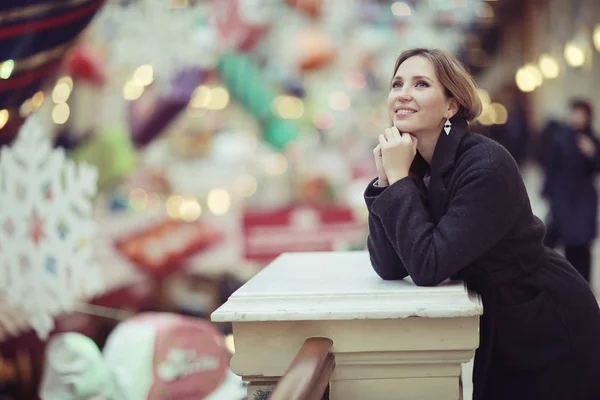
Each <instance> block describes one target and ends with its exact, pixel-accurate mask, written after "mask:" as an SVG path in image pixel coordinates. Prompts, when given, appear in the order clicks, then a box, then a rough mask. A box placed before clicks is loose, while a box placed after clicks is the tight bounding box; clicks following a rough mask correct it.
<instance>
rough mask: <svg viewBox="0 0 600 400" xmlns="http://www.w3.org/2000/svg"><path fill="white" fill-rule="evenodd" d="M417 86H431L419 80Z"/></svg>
mask: <svg viewBox="0 0 600 400" xmlns="http://www.w3.org/2000/svg"><path fill="white" fill-rule="evenodd" d="M417 86H418V87H429V84H428V83H427V82H425V81H419V82H417Z"/></svg>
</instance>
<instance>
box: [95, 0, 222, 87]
mask: <svg viewBox="0 0 600 400" xmlns="http://www.w3.org/2000/svg"><path fill="white" fill-rule="evenodd" d="M170 3H171V2H170V1H165V0H161V1H159V0H140V1H138V2H136V3H134V4H132V5H129V6H121V5H119V4H116V3H108V4H106V5H105V6H104V8H103V10H101V11H100V15H99V16H98V18H97V20H96V21H94V23H93V26H92V29H94V30H97V32H98V34H100V35H101V36H103V37H104V40H105V41H106V43H107V44H108V50H109V53H110V60H109V66H110V68H111V69H113V70H116V71H123V70H125V71H133V70H135V69H136V68H137V67H139V66H140V65H144V64H150V65H152V67H153V70H154V79H155V80H156V81H158V82H163V83H164V82H167V81H168V80H169V79H170V78H171V77H172V76H173V75H175V73H176V72H177V71H179V70H180V69H182V68H185V67H211V66H214V64H216V54H215V52H216V47H215V46H216V36H214V32H212V29H211V28H210V27H209V26H207V25H205V24H204V25H203V24H202V21H203V19H204V16H203V13H204V11H203V10H202V8H201V5H198V4H197V5H189V6H187V7H184V8H173V7H171V6H170ZM198 3H201V2H198ZM209 47H210V48H209Z"/></svg>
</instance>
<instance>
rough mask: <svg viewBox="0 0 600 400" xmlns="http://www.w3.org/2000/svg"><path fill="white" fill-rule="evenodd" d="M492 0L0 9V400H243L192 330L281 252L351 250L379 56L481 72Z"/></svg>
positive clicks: (386, 68) (46, 0)
mask: <svg viewBox="0 0 600 400" xmlns="http://www.w3.org/2000/svg"><path fill="white" fill-rule="evenodd" d="M507 2H508V0H503V1H500V2H488V1H480V0H469V1H459V0H457V1H446V0H443V1H442V0H427V1H425V0H423V1H381V0H348V1H339V0H302V1H299V0H298V1H296V0H164V1H154V0H105V1H104V0H69V1H53V0H40V1H37V0H26V1H16V0H8V1H4V2H2V5H0V44H2V46H0V146H1V147H2V149H1V150H2V151H1V153H0V267H6V266H9V268H4V269H3V270H2V274H3V275H2V276H1V277H2V278H3V279H0V289H1V290H0V354H1V355H2V357H1V358H0V397H1V396H10V397H12V398H13V399H19V400H29V399H36V398H37V396H39V395H40V393H42V394H43V395H42V397H44V398H48V399H50V400H52V399H53V398H55V397H53V396H55V395H56V394H57V393H62V394H64V395H65V397H64V398H77V396H80V395H90V396H91V395H92V394H93V393H96V392H97V391H101V390H107V391H110V392H111V393H112V395H113V396H119V395H122V396H125V395H124V393H126V392H127V391H132V393H133V392H135V393H144V395H147V396H148V397H147V398H156V397H153V396H156V394H157V393H163V392H165V391H171V390H173V391H178V390H184V391H185V390H190V391H193V392H194V393H195V397H194V398H203V397H205V398H214V399H216V398H217V395H218V394H221V395H222V393H228V395H227V396H229V397H227V396H226V397H224V398H227V399H234V398H236V396H238V392H239V390H240V389H241V390H242V393H243V392H244V390H243V387H242V386H241V385H240V382H239V380H236V379H235V377H232V374H231V373H230V371H228V368H225V367H224V366H226V365H227V362H228V357H229V355H228V354H225V355H223V354H224V353H223V352H222V350H223V336H224V335H228V334H229V333H230V332H231V326H228V325H214V324H210V323H209V322H208V321H207V319H208V317H209V315H210V313H211V312H212V311H213V310H215V309H216V308H218V307H219V306H220V305H221V304H222V303H223V302H224V301H225V300H226V299H227V298H228V297H229V296H230V295H231V294H232V293H233V292H234V291H235V290H237V288H239V287H240V286H241V285H242V284H243V283H244V282H245V281H247V280H248V279H249V278H250V277H251V276H253V275H254V274H256V273H258V272H259V271H260V269H261V268H262V267H263V266H264V265H265V264H266V263H268V262H269V261H271V260H272V259H274V258H276V257H278V256H279V255H280V254H281V253H284V252H292V251H329V250H361V249H364V247H365V244H366V237H367V224H366V218H367V214H366V210H365V205H364V200H363V197H362V194H363V190H364V187H365V186H366V184H367V183H368V182H369V181H370V180H371V179H372V178H373V177H374V176H375V174H376V171H375V165H374V163H373V159H372V148H373V146H374V144H375V143H376V140H377V139H376V138H377V135H378V134H379V132H381V131H382V130H383V129H384V128H386V127H388V125H389V117H388V115H387V110H386V108H385V99H386V97H387V92H388V87H389V79H390V76H391V73H392V71H391V70H390V68H391V66H392V65H393V63H394V60H395V58H396V57H397V55H398V54H399V53H400V52H401V51H402V50H403V49H405V48H408V47H414V46H435V47H439V48H443V49H445V50H448V51H451V52H453V53H455V54H457V55H459V57H461V59H463V60H465V61H466V62H467V64H468V65H469V66H470V68H472V69H474V70H475V71H479V70H482V69H483V68H484V64H485V62H489V57H488V56H487V55H486V54H485V52H487V51H488V50H487V49H488V48H490V46H491V45H489V43H488V40H491V39H490V37H491V36H493V35H492V34H491V33H490V32H492V31H493V30H494V26H497V24H496V25H494V23H492V21H493V20H494V18H495V17H494V12H496V10H500V9H501V7H504V6H503V4H507ZM467 5H468V6H467ZM482 54H483V55H482ZM528 71H529V72H531V70H528ZM511 79H512V78H511ZM480 96H481V98H482V100H483V102H484V106H485V112H484V115H483V116H482V119H481V120H480V123H481V125H482V126H485V127H486V128H487V127H491V126H496V127H497V129H495V130H494V129H491V130H492V131H493V132H499V131H501V129H500V128H498V127H501V126H504V124H506V123H507V122H506V121H507V120H508V118H509V115H507V114H508V113H510V115H511V116H512V115H517V114H516V112H513V111H512V110H511V109H510V108H509V107H505V106H502V104H500V102H502V103H507V102H509V100H506V99H501V98H500V97H498V96H496V95H495V94H494V95H490V94H488V93H487V92H485V91H484V90H482V91H481V92H480ZM507 109H508V110H510V111H507ZM24 123H25V125H23V124H24ZM31 132H33V133H31ZM7 248H10V249H11V250H10V251H7V250H6V249H7ZM65 271H67V272H65ZM78 278H81V279H79V280H77V279H78ZM145 312H155V313H157V314H144V313H145ZM138 314H139V315H138ZM181 315H185V316H186V318H183V317H182V318H179V317H178V316H181ZM179 329H180V330H179ZM133 332H140V333H139V335H141V336H135V335H134V334H133ZM180 332H184V333H182V337H184V338H185V336H186V335H187V334H189V332H196V333H197V335H198V336H199V337H200V336H201V337H202V338H203V340H202V341H199V342H198V343H194V344H193V345H199V346H201V347H202V348H200V349H195V350H194V352H177V351H175V352H173V353H171V352H169V351H167V350H168V349H170V347H169V346H171V345H177V343H171V344H169V345H168V346H167V345H165V343H164V342H163V339H164V335H171V334H172V335H175V336H177V335H179V333H180ZM185 332H187V333H185ZM142 336H143V338H142ZM135 337H138V338H139V340H137V341H135V340H133V342H132V338H135ZM177 337H179V336H177ZM227 337H228V340H229V341H231V340H232V339H231V337H229V336H227ZM86 338H87V339H86ZM107 338H108V342H107ZM204 339H205V340H204ZM185 340H187V339H185ZM185 340H184V339H182V342H181V343H183V344H185V346H187V345H188V344H189V343H187V342H185ZM184 342H185V343H184ZM159 344H160V346H158V345H159ZM163 345H165V346H164V347H161V346H163ZM190 345H191V344H190ZM159 347H160V351H161V352H156V351H157V349H158V348H159ZM125 348H126V349H127V351H123V350H122V349H125ZM134 349H135V350H134ZM120 353H123V354H125V355H127V359H126V360H123V362H122V363H121V361H120V360H121V359H120V358H119V357H122V356H123V354H120ZM159 353H160V354H159ZM44 354H45V355H46V357H45V356H44ZM62 357H65V358H64V359H63V358H62ZM69 357H72V358H69ZM196 357H198V359H200V360H202V361H199V360H198V359H196ZM203 357H205V358H203ZM211 357H212V358H211ZM65 359H68V360H78V362H77V363H75V361H73V362H74V363H75V364H76V365H77V371H76V376H77V378H76V381H77V384H76V385H74V388H75V387H76V389H77V390H75V391H71V392H69V393H66V392H65V388H66V386H65V383H66V380H65V379H67V378H66V377H65V375H63V373H64V372H65V370H64V368H63V367H64V364H62V363H63V362H64V360H65ZM111 362H113V364H111ZM129 362H130V363H136V362H138V363H139V365H143V366H144V367H147V368H145V369H143V371H142V370H139V369H136V370H135V371H134V372H135V374H136V376H137V375H139V377H140V379H139V380H138V381H137V382H131V385H130V386H127V385H129V383H127V384H126V383H123V382H121V380H120V378H119V379H117V380H114V381H111V379H110V378H109V375H111V376H112V375H113V374H107V371H109V370H111V371H113V372H114V371H117V372H116V374H117V375H119V374H122V375H119V376H120V377H125V376H127V374H131V373H132V372H130V371H132V370H131V369H129V370H128V369H127V368H130V367H131V368H133V364H128V363H129ZM114 363H117V364H120V366H119V365H116V364H114ZM169 363H171V364H169ZM178 363H179V364H178ZM161 365H162V366H164V368H162V369H161V370H160V371H159V367H160V366H161ZM205 367H206V368H205ZM208 367H210V368H208ZM212 367H214V368H212ZM140 368H141V367H140ZM140 371H141V372H140ZM161 371H162V372H161ZM186 371H187V372H190V371H191V372H193V373H191V374H190V375H189V379H188V375H186ZM44 373H45V374H46V375H45V379H44V382H43V385H42V386H41V387H40V383H41V379H42V376H43V374H44ZM180 373H181V374H183V376H184V379H183V381H182V382H184V383H185V384H184V385H183V386H182V388H181V389H180V388H178V387H177V385H178V384H179V383H180V382H179V381H178V380H177V379H175V378H174V376H175V375H177V374H180ZM161 374H162V375H161ZM173 374H175V375H173ZM159 375H161V376H162V377H163V378H165V379H162V378H161V379H162V381H161V379H159ZM177 376H179V375H177ZM91 377H92V378H91ZM192 378H193V379H192ZM169 379H170V380H169ZM192 380H194V381H195V382H196V383H197V384H198V386H194V385H192V383H191V381H192ZM161 382H162V383H161ZM165 382H166V383H165ZM71 383H73V382H71ZM188 383H189V386H188ZM163 384H164V385H163ZM224 388H230V389H231V390H232V391H231V392H227V391H226V389H224ZM227 390H229V389H227ZM169 393H170V392H169ZM106 394H108V393H106ZM68 396H71V397H68ZM140 396H141V395H140ZM211 396H212V397H211ZM241 397H243V395H242V396H240V398H241ZM123 398H127V399H129V398H131V399H133V397H123ZM138 398H140V399H141V398H146V397H143V396H142V397H136V398H135V399H136V400H137V399H138Z"/></svg>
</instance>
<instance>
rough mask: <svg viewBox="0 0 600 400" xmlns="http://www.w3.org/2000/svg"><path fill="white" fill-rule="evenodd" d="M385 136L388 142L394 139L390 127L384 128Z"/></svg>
mask: <svg viewBox="0 0 600 400" xmlns="http://www.w3.org/2000/svg"><path fill="white" fill-rule="evenodd" d="M384 132H385V138H386V139H387V141H388V142H393V141H394V135H393V134H392V130H391V129H390V128H385V131H384Z"/></svg>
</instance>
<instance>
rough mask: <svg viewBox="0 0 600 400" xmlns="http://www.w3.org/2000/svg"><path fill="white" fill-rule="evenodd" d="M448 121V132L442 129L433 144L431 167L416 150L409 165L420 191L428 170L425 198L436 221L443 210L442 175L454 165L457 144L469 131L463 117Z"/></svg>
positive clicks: (444, 185)
mask: <svg viewBox="0 0 600 400" xmlns="http://www.w3.org/2000/svg"><path fill="white" fill-rule="evenodd" d="M450 122H451V123H452V129H451V131H450V134H449V135H446V132H445V131H443V130H442V133H441V134H440V137H439V139H438V141H437V143H436V145H435V150H434V151H433V160H432V161H431V168H429V164H427V161H425V159H424V158H423V157H422V156H421V154H419V153H418V152H417V155H416V156H415V159H414V161H413V163H412V165H411V173H412V174H413V175H414V176H415V178H416V182H417V185H418V187H419V188H420V189H421V191H422V192H423V189H424V188H423V186H424V185H423V181H422V180H423V177H424V176H425V174H426V173H427V171H428V170H429V171H430V175H431V180H430V183H429V190H428V191H426V193H427V195H426V198H427V201H428V203H429V207H430V210H431V212H432V214H433V217H434V219H435V221H436V222H438V221H439V220H440V218H441V217H442V215H443V211H444V210H443V204H444V196H445V193H446V183H445V182H444V179H443V177H444V175H446V174H447V173H448V172H449V171H450V170H452V167H454V163H455V161H456V153H457V152H458V146H459V145H460V143H461V142H462V140H463V138H464V137H465V136H466V135H467V133H468V132H469V125H468V123H467V121H466V120H465V119H464V118H451V119H450Z"/></svg>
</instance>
